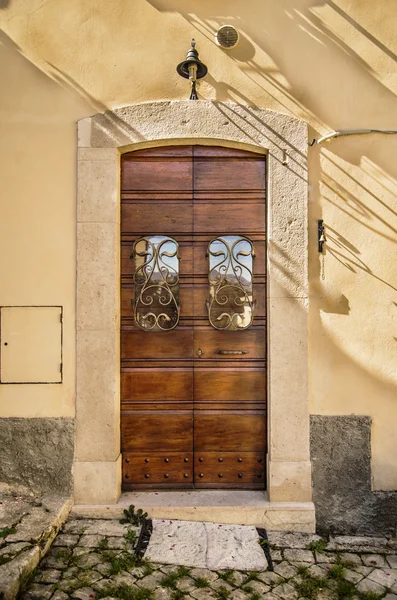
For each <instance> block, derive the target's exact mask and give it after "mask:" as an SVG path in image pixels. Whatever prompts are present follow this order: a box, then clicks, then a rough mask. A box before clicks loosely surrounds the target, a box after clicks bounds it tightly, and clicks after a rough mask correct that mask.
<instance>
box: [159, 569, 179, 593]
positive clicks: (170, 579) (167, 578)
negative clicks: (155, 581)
mask: <svg viewBox="0 0 397 600" xmlns="http://www.w3.org/2000/svg"><path fill="white" fill-rule="evenodd" d="M178 579H180V576H179V575H178V573H177V572H176V571H171V573H168V575H164V577H163V578H162V579H161V581H160V585H161V586H163V587H165V588H169V589H171V590H175V589H176V583H177V581H178Z"/></svg>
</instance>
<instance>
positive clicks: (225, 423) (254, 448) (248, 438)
mask: <svg viewBox="0 0 397 600" xmlns="http://www.w3.org/2000/svg"><path fill="white" fill-rule="evenodd" d="M265 439H266V427H265V419H264V418H263V413H261V412H254V411H244V410H241V411H228V410H224V411H215V410H214V411H210V410H202V411H196V412H195V415H194V449H195V451H198V452H200V451H205V450H207V451H209V450H212V451H215V452H216V451H219V452H220V451H222V452H239V451H240V452H261V451H263V448H264V445H265Z"/></svg>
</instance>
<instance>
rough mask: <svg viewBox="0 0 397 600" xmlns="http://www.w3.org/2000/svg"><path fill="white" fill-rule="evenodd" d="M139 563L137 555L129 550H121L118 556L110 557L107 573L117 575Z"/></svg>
mask: <svg viewBox="0 0 397 600" xmlns="http://www.w3.org/2000/svg"><path fill="white" fill-rule="evenodd" d="M141 564H142V563H141V559H140V558H139V557H138V556H135V555H134V554H130V553H129V552H121V553H120V554H119V555H118V556H113V558H111V560H110V567H109V575H118V574H119V573H121V572H122V571H129V570H130V569H133V568H134V567H137V566H140V565H141Z"/></svg>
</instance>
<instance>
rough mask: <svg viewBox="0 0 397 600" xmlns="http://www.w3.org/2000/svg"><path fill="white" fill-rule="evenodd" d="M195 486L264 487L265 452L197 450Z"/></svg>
mask: <svg viewBox="0 0 397 600" xmlns="http://www.w3.org/2000/svg"><path fill="white" fill-rule="evenodd" d="M194 473H195V478H194V483H195V487H215V488H216V487H236V488H241V487H242V486H245V487H249V488H263V485H264V479H265V454H264V452H263V450H262V451H261V452H196V453H195V457H194Z"/></svg>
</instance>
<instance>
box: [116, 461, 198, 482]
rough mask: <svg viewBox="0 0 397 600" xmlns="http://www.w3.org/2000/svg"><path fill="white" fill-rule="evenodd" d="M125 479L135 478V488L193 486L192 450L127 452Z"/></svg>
mask: <svg viewBox="0 0 397 600" xmlns="http://www.w3.org/2000/svg"><path fill="white" fill-rule="evenodd" d="M123 471H124V480H127V481H128V480H129V479H133V480H134V487H135V488H138V489H139V488H141V487H142V488H148V487H153V488H164V487H165V488H168V487H170V485H176V486H178V487H192V483H193V453H192V452H146V453H140V452H135V453H134V452H125V453H124V454H123Z"/></svg>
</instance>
